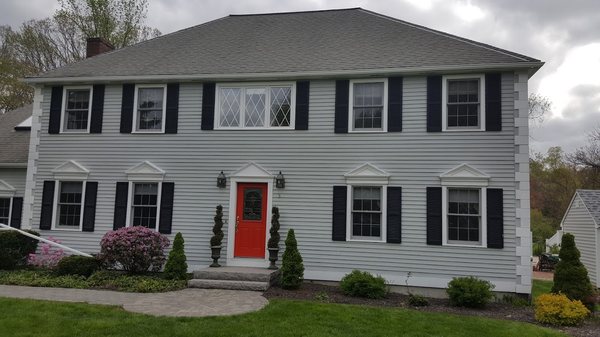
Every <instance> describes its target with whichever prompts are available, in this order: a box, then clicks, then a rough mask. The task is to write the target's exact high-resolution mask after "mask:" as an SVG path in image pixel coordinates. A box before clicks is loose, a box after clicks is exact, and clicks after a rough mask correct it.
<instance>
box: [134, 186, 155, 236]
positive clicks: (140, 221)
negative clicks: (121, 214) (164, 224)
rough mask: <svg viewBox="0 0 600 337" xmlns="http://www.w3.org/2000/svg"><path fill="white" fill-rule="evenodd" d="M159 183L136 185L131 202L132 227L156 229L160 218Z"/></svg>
mask: <svg viewBox="0 0 600 337" xmlns="http://www.w3.org/2000/svg"><path fill="white" fill-rule="evenodd" d="M158 191H159V184H158V183H134V184H133V196H132V202H131V225H132V226H143V227H146V228H150V229H156V227H157V226H156V224H157V221H156V219H157V218H158V201H159V200H158V196H159V194H158Z"/></svg>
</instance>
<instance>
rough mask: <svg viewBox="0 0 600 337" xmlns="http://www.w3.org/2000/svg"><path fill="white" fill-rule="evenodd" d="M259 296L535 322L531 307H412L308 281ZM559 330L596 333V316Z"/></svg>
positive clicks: (579, 336)
mask: <svg viewBox="0 0 600 337" xmlns="http://www.w3.org/2000/svg"><path fill="white" fill-rule="evenodd" d="M325 294H326V295H325ZM263 296H265V297H266V298H268V299H274V298H283V299H295V300H309V301H320V302H327V303H340V304H358V305H370V306H376V307H395V308H410V309H414V310H419V311H425V312H441V313H448V314H457V315H468V316H478V317H486V318H495V319H506V320H512V321H521V322H527V323H533V324H537V323H536V322H535V320H534V316H533V308H532V307H517V306H514V305H511V304H508V303H491V304H489V305H488V306H487V307H486V308H485V309H468V308H459V307H453V306H451V305H450V303H449V301H448V300H447V299H436V298H429V299H428V300H429V305H428V306H426V307H418V308H415V307H411V306H410V305H409V304H408V296H407V295H402V294H398V293H390V294H389V296H388V297H386V298H384V299H379V300H374V299H367V298H358V297H350V296H346V295H344V294H343V293H342V292H341V290H340V289H339V288H338V287H334V286H328V285H323V284H317V283H308V282H307V283H304V284H303V285H302V287H301V288H300V289H298V290H285V289H282V288H279V287H276V286H274V287H271V288H269V290H267V291H266V292H265V293H264V295H263ZM559 330H560V331H563V332H565V333H567V334H570V335H571V336H575V337H592V336H600V319H599V318H598V317H595V318H593V319H590V320H587V321H586V322H585V323H584V324H582V325H581V326H578V327H565V328H560V329H559Z"/></svg>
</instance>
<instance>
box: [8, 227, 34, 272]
mask: <svg viewBox="0 0 600 337" xmlns="http://www.w3.org/2000/svg"><path fill="white" fill-rule="evenodd" d="M26 232H28V233H31V234H34V235H36V236H40V234H39V233H38V232H35V231H30V230H26ZM37 246H38V241H37V240H35V239H32V238H30V237H27V236H25V235H23V234H21V233H19V232H16V231H12V230H9V231H0V269H7V270H10V269H14V268H16V267H17V266H19V265H24V264H25V263H26V262H27V257H28V256H29V254H33V253H35V251H36V249H37Z"/></svg>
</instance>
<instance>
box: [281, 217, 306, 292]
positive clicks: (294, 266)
mask: <svg viewBox="0 0 600 337" xmlns="http://www.w3.org/2000/svg"><path fill="white" fill-rule="evenodd" d="M303 279H304V264H303V263H302V256H301V255H300V251H298V243H297V242H296V235H295V234H294V230H293V229H290V230H289V231H288V233H287V237H286V239H285V251H284V252H283V257H282V259H281V276H280V285H281V287H282V288H284V289H298V288H300V286H301V285H302V280H303Z"/></svg>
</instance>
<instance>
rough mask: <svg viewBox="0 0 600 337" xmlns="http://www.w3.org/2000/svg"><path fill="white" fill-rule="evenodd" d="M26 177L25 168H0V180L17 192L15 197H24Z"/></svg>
mask: <svg viewBox="0 0 600 337" xmlns="http://www.w3.org/2000/svg"><path fill="white" fill-rule="evenodd" d="M26 177H27V169H26V168H0V180H4V181H5V182H6V183H8V184H9V185H11V186H12V187H14V188H15V189H16V190H17V191H16V192H15V197H23V196H24V195H25V180H26Z"/></svg>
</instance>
